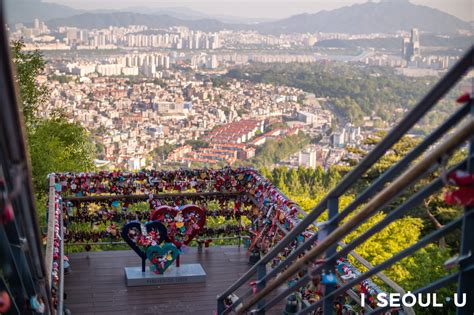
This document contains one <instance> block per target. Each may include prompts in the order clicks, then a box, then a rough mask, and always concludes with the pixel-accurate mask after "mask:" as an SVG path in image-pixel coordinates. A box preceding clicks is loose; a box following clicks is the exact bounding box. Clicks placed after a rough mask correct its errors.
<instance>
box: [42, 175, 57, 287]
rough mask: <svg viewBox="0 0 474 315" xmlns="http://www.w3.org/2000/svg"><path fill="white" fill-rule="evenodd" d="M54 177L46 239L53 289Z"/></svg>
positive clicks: (47, 266) (49, 274)
mask: <svg viewBox="0 0 474 315" xmlns="http://www.w3.org/2000/svg"><path fill="white" fill-rule="evenodd" d="M54 185H55V179H54V176H50V177H49V196H48V230H47V236H46V237H47V238H46V250H45V254H44V255H45V258H44V260H45V264H46V275H47V279H48V282H49V285H50V287H51V272H52V270H53V244H54V225H55V223H56V222H55V218H56V216H55V212H56V189H55V186H54Z"/></svg>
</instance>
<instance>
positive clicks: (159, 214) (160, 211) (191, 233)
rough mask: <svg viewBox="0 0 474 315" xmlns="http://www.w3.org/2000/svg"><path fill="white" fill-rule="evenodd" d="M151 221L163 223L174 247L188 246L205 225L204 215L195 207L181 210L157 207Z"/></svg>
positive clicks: (188, 206)
mask: <svg viewBox="0 0 474 315" xmlns="http://www.w3.org/2000/svg"><path fill="white" fill-rule="evenodd" d="M150 219H151V220H152V221H159V222H161V223H163V224H164V225H165V226H166V228H167V231H168V238H169V239H170V240H171V241H172V242H173V243H174V244H175V245H176V247H178V248H181V246H182V245H183V244H184V245H188V244H189V243H190V242H191V241H192V240H193V239H194V237H195V236H196V235H197V234H198V233H199V232H200V231H201V230H202V228H203V227H204V225H205V224H206V213H205V212H204V210H203V209H201V208H200V207H198V206H196V205H186V206H184V207H183V208H182V209H181V210H178V209H176V208H173V207H171V206H159V207H158V208H157V209H156V210H155V211H153V212H152V214H151V218H150Z"/></svg>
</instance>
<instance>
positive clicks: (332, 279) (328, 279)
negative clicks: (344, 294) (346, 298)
mask: <svg viewBox="0 0 474 315" xmlns="http://www.w3.org/2000/svg"><path fill="white" fill-rule="evenodd" d="M321 283H322V284H326V285H327V284H336V283H337V279H336V275H335V274H333V273H332V272H331V273H323V274H322V279H321Z"/></svg>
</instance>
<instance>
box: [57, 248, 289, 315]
mask: <svg viewBox="0 0 474 315" xmlns="http://www.w3.org/2000/svg"><path fill="white" fill-rule="evenodd" d="M68 257H69V260H70V263H71V272H70V273H69V274H67V275H66V276H65V290H66V293H67V298H66V300H65V305H66V307H67V308H69V309H70V310H71V312H72V314H73V315H76V314H101V315H105V314H195V315H198V314H213V312H214V311H215V310H216V296H217V295H218V294H219V293H221V292H222V291H223V290H224V289H226V288H228V287H229V286H230V285H231V284H232V283H233V282H234V281H235V280H237V279H238V278H239V277H240V276H241V275H242V274H244V273H245V272H246V271H247V270H248V269H249V268H250V266H249V265H248V263H247V262H248V257H247V255H246V249H245V248H244V247H241V248H240V249H239V248H238V247H237V246H223V247H217V246H216V247H209V248H203V250H202V252H198V250H197V249H196V248H190V250H189V253H185V254H183V255H181V261H182V263H194V262H199V263H201V265H202V266H203V268H204V270H205V271H206V273H207V278H206V282H205V283H193V284H167V285H160V286H145V287H127V286H125V277H124V267H133V266H140V259H139V258H138V256H137V255H136V254H135V253H134V252H133V251H132V250H127V251H105V252H90V253H76V254H70V255H68ZM279 313H280V314H281V311H280V312H279Z"/></svg>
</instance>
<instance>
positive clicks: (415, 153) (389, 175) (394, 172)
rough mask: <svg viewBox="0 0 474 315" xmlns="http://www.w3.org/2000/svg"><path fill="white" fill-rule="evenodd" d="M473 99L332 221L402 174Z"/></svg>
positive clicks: (462, 116) (466, 109) (342, 217)
mask: <svg viewBox="0 0 474 315" xmlns="http://www.w3.org/2000/svg"><path fill="white" fill-rule="evenodd" d="M471 104H472V101H470V102H468V103H467V104H464V105H463V106H462V107H461V108H460V109H459V110H457V111H456V112H455V113H454V114H453V115H451V116H450V117H449V118H448V120H446V121H445V122H444V123H443V124H442V125H441V126H439V127H438V128H436V130H434V131H433V132H432V133H431V134H430V135H429V136H427V137H426V138H425V139H424V140H423V141H422V142H421V143H420V144H418V145H417V146H416V147H415V148H414V149H413V150H412V151H410V152H409V153H408V154H407V155H406V156H404V157H403V158H402V159H401V160H400V161H398V162H397V164H395V165H393V166H392V167H390V168H389V169H388V170H387V171H385V172H384V173H383V174H382V176H380V177H379V178H377V179H376V180H375V181H374V182H373V183H372V184H371V185H370V186H369V187H368V188H367V189H365V190H364V191H363V192H362V193H360V194H359V195H358V196H357V198H356V199H355V200H354V201H352V202H351V203H350V204H349V205H348V206H347V207H346V208H345V209H344V210H342V211H341V212H340V213H339V215H337V216H336V217H335V218H334V219H332V220H330V223H334V224H338V223H339V222H341V221H342V220H343V219H344V218H345V217H347V215H349V214H350V213H351V212H352V211H354V210H355V209H356V208H357V207H358V206H359V205H361V204H362V203H363V202H365V201H366V200H367V199H369V198H370V197H371V196H373V195H374V194H375V193H376V192H377V191H378V190H379V189H381V188H383V185H384V184H385V183H386V182H388V181H389V180H391V179H393V178H394V177H395V176H396V175H397V174H400V172H402V171H403V170H404V169H405V168H406V167H408V165H409V164H410V163H411V162H412V161H414V160H415V159H416V158H417V157H418V156H420V155H421V154H422V153H423V152H424V151H426V149H428V148H429V147H430V146H431V145H432V144H434V143H435V142H436V141H438V140H439V139H440V138H441V137H442V136H443V135H444V134H445V133H446V132H448V131H449V130H450V129H451V128H453V127H454V126H456V124H458V123H459V122H460V121H461V120H462V119H463V118H464V117H465V116H466V115H467V114H468V113H469V109H470V107H471Z"/></svg>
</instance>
